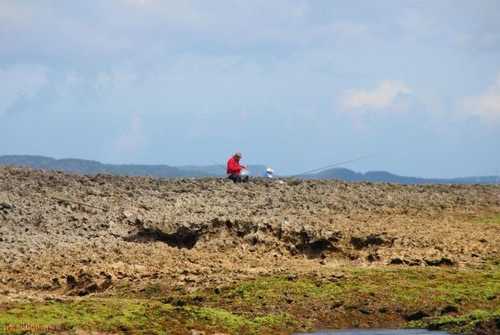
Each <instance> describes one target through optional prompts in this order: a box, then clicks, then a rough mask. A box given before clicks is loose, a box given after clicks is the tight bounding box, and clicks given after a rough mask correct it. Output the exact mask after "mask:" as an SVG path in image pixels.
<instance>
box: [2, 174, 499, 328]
mask: <svg viewBox="0 0 500 335" xmlns="http://www.w3.org/2000/svg"><path fill="white" fill-rule="evenodd" d="M0 255H1V257H0V292H2V295H0V304H1V305H0V306H3V307H0V328H1V325H2V324H3V325H4V326H5V325H12V324H16V322H18V321H19V320H21V321H22V320H24V321H23V322H27V321H26V320H31V321H33V322H35V323H36V320H37V319H38V318H36V317H33V316H32V315H31V316H29V317H28V316H26V315H28V314H29V313H27V312H26V313H24V312H19V311H18V312H13V311H14V310H15V309H16V308H19V306H21V305H22V306H26V304H30V305H29V306H30V308H32V309H36V308H46V305H45V304H46V302H47V301H56V302H60V303H61V304H63V305H64V304H66V303H73V302H74V301H79V302H80V303H89V301H94V300H92V299H97V298H99V299H113V300H106V301H113V302H115V301H116V299H118V298H120V299H147V300H146V301H148V304H149V303H151V304H153V302H154V303H159V302H158V301H160V302H161V303H164V304H165V306H169V308H170V306H174V307H175V308H181V309H182V310H173V311H172V312H169V313H171V314H169V315H170V316H169V318H170V319H168V322H171V323H172V324H175V325H176V326H175V327H174V326H171V330H170V332H169V331H167V330H166V333H176V334H177V333H179V334H182V333H190V332H191V333H193V332H200V334H201V333H206V334H210V333H215V332H227V333H252V332H254V333H265V332H266V330H265V329H273V332H269V333H279V332H283V333H288V332H290V331H292V330H300V329H311V328H315V327H320V326H328V327H348V326H404V325H406V324H407V322H425V321H426V320H427V318H429V323H428V324H430V322H434V324H437V323H436V319H435V317H437V316H442V315H444V314H446V315H448V314H450V315H452V316H457V317H463V318H466V317H468V316H467V315H469V314H468V313H472V312H473V311H474V310H477V309H481V310H485V311H487V312H488V313H489V312H491V311H493V312H492V313H496V312H495V306H498V305H500V292H499V290H500V284H499V282H500V276H499V269H498V264H499V260H500V187H499V186H493V185H492V186H486V185H481V186H480V185H426V186H421V185H406V186H405V185H393V184H373V183H346V182H339V181H312V180H306V181H303V180H293V179H286V180H283V181H281V182H280V181H276V180H274V181H269V180H263V179H255V180H254V181H252V182H251V183H248V184H233V183H232V182H230V181H227V180H224V179H217V178H206V179H178V180H162V179H153V178H149V177H118V176H110V175H95V176H80V175H68V174H64V173H61V172H47V171H41V170H31V169H26V168H7V167H3V168H0ZM360 271H362V273H361V272H360ZM363 271H364V272H363ZM366 271H368V272H366ZM370 271H372V272H370ZM367 273H368V275H367ZM398 273H401V278H406V279H405V280H408V282H405V283H404V285H409V284H408V283H409V282H410V281H411V283H413V281H412V280H416V279H415V278H422V280H423V282H422V283H420V282H418V283H416V282H415V285H417V287H419V286H418V285H421V292H427V293H429V294H430V295H433V294H434V293H435V291H433V290H432V287H429V286H426V284H425V282H432V281H433V280H435V281H436V283H435V285H436V286H435V287H434V288H436V287H438V286H439V285H444V286H443V287H448V286H449V285H448V286H446V285H447V284H446V283H448V281H449V280H453V281H456V282H458V283H461V284H460V285H462V286H460V287H461V289H462V291H460V294H461V296H460V299H461V300H459V301H452V303H451V304H450V301H439V303H437V302H436V303H434V302H427V303H428V306H427V307H428V309H427V310H415V308H417V307H418V303H415V302H414V303H413V304H412V303H410V302H405V301H406V300H405V297H403V298H402V300H401V301H399V300H397V299H396V300H394V301H393V302H392V303H390V304H387V306H386V307H384V308H385V309H386V311H384V312H380V313H374V312H373V310H374V308H375V307H376V308H377V309H380V308H382V307H383V306H382V307H380V306H379V305H378V304H380V303H382V301H383V299H388V297H389V296H388V295H389V294H393V293H391V292H396V291H397V289H395V290H396V291H395V290H391V292H387V295H385V296H380V297H378V296H377V293H374V294H373V295H369V296H370V299H372V300H373V306H372V307H371V308H368V307H366V306H365V307H363V306H361V305H359V304H357V303H354V302H353V301H351V300H352V299H356V297H364V298H366V294H367V293H366V292H365V291H363V288H361V289H360V291H357V289H356V290H353V291H352V292H351V291H349V292H351V293H352V294H351V293H349V294H350V295H346V296H345V297H344V298H343V299H344V300H343V301H342V302H341V303H340V305H338V306H337V307H336V308H341V309H342V311H341V312H339V311H331V310H330V312H329V313H326V312H319V311H318V312H317V315H316V316H314V317H312V316H310V315H309V316H307V315H306V314H310V311H308V310H302V309H301V307H300V306H301V305H300V304H303V305H304V304H310V306H314V304H315V303H318V306H320V305H321V304H324V303H328V304H335V302H332V301H333V300H328V301H326V300H322V299H324V297H326V296H328V297H329V298H332V299H333V298H335V297H338V296H340V295H341V294H347V293H345V292H347V291H348V286H346V285H347V284H349V283H355V282H358V281H359V280H360V278H364V277H363V276H364V275H366V276H367V277H366V278H372V279H373V278H375V277H374V276H375V275H376V276H378V277H376V278H380V282H377V281H375V279H373V280H374V282H373V283H372V284H371V285H372V286H376V285H380V289H379V290H374V291H376V292H382V291H384V290H383V286H384V285H385V284H384V281H385V280H390V278H392V279H394V277H393V275H395V274H398ZM476 274H481V275H484V276H485V277H484V278H486V279H484V278H483V277H481V278H483V279H481V280H483V282H485V283H487V284H488V286H487V287H486V286H485V287H484V290H483V291H481V293H480V294H483V295H484V299H483V300H484V301H483V300H477V301H476V300H475V298H474V299H473V298H472V295H474V296H476V295H477V292H473V288H475V287H479V286H480V284H479V283H475V282H474V281H475V280H478V279H480V278H479V277H477V278H476V277H474V276H475V275H476ZM272 278H274V279H273V280H277V281H272V282H271V283H268V284H266V285H264V286H265V287H266V289H267V290H269V289H270V288H272V287H274V286H273V285H277V286H276V287H277V288H276V290H277V291H273V292H268V291H266V292H267V293H265V294H269V295H272V297H274V298H272V299H270V298H269V296H262V297H261V298H260V302H258V303H256V302H255V301H250V300H245V299H246V298H245V299H243V298H241V297H240V298H241V299H243V300H241V301H240V300H237V299H236V298H235V296H234V295H231V294H233V293H234V291H232V290H240V291H241V290H242V289H241V287H242V286H241V285H254V286H251V287H259V283H261V281H262V280H270V279H272ZM332 278H333V279H332ZM440 278H442V282H439V280H440ZM450 278H452V279H450ZM281 279H283V280H285V283H286V285H287V286H286V288H285V289H283V290H281V291H280V287H282V282H281V281H279V280H281ZM392 279H391V280H392ZM402 280H403V279H401V281H402ZM484 280H485V281H484ZM332 282H335V283H336V284H335V285H337V286H335V287H336V288H338V287H340V286H341V287H343V288H345V290H344V291H342V292H340V291H339V295H335V296H334V295H332V294H330V293H331V292H330V291H328V292H330V293H325V294H326V295H322V294H319V293H317V292H316V291H314V290H313V291H312V292H313V293H311V292H310V293H307V294H305V295H307V296H306V297H304V294H303V292H302V291H300V292H299V291H297V290H298V287H299V286H300V288H301V289H306V288H307V287H309V286H307V285H309V283H316V284H314V285H316V286H317V287H318V288H325V289H326V288H328V290H330V286H328V285H332V284H331V283H332ZM365 282H366V280H365V281H363V282H361V281H359V285H364V284H363V283H365ZM394 282H395V281H394ZM249 283H251V284H249ZM289 283H294V284H293V285H298V287H295V286H294V287H295V288H290V287H289V286H288V285H289ZM377 283H378V284H377ZM278 284H279V285H278ZM306 284H307V285H306ZM255 285H256V286H255ZM304 285H306V286H304ZM325 285H326V286H325ZM338 285H340V286H338ZM401 285H403V284H401ZM412 285H413V284H412ZM450 285H451V284H450ZM464 285H466V286H464ZM467 285H469V286H467ZM485 285H486V284H485ZM238 287H239V289H238ZM244 287H246V288H248V286H244ZM402 287H403V286H401V287H399V286H398V289H401V288H402ZM405 287H406V286H405ZM412 287H413V286H412ZM439 287H440V286H439ZM464 287H465V288H464ZM350 288H351V286H349V289H350ZM331 289H333V288H331ZM214 290H215V291H214ZM273 290H274V289H273ZM429 290H430V291H429ZM240 291H237V292H240ZM243 291H245V290H243ZM257 291H258V289H257V288H255V289H250V290H249V291H248V292H247V293H248V294H249V295H250V296H252V297H253V296H254V295H255V294H257V293H256V292H257ZM403 291H404V290H403ZM214 292H215V293H214ZM229 292H233V293H231V294H229ZM245 292H246V291H245ZM314 292H316V293H314ZM363 292H364V293H363ZM418 292H420V291H418ZM225 294H227V295H225ZM238 294H239V293H238ZM242 294H243V293H242ZM262 294H264V293H262ZM273 294H274V295H273ZM286 294H290V295H293V294H296V295H297V296H295V297H293V298H289V300H290V299H291V301H289V302H288V303H286V304H285V303H278V300H279V301H282V300H280V299H281V298H280V299H278V300H277V298H276V297H277V296H279V297H282V296H286ZM419 294H420V293H419ZM446 294H448V293H446ZM213 295H215V296H216V297H217V298H213ZM299 295H300V299H299V298H298V296H299ZM197 297H198V298H197ZM200 297H201V298H200ZM221 297H224V298H223V299H222V298H221ZM377 297H378V298H377ZM391 297H392V296H391ZM481 297H482V296H481ZM240 298H238V299H240ZM247 298H248V297H247ZM268 298H269V299H270V300H266V299H268ZM455 298H456V296H454V299H455ZM82 299H83V300H82ZM221 299H222V300H223V301H221ZM248 299H250V298H248ZM315 299H316V300H315ZM318 299H319V300H318ZM377 299H378V300H377ZM334 300H335V299H334ZM347 300H349V301H350V302H349V303H347V302H346V301H347ZM99 301H100V300H99ZM121 301H125V300H121ZM134 301H135V302H131V303H130V304H132V305H134V304H135V305H134V306H139V305H141V304H142V302H141V303H138V302H137V301H144V300H134ZM179 301H180V302H179ZM262 301H265V304H264V303H262ZM284 301H287V300H286V299H285V300H284ZM176 302H177V303H176ZM237 302H238V303H237ZM20 304H21V305H20ZM23 304H24V305H23ZM349 304H350V305H353V306H355V308H352V310H353V311H351V310H349V308H348V306H347V305H349ZM303 305H302V307H304V306H303ZM44 306H45V307H44ZM64 306H66V305H64ZM120 306H121V305H120ZM141 306H142V305H141ZM148 306H149V305H148ZM155 306H156V305H155ZM158 306H160V305H158ZM190 306H193V307H190ZM329 306H330V305H329ZM346 306H347V307H346ZM446 306H451V307H449V308H450V310H449V311H448V312H447V313H444V314H443V313H441V312H442V308H446ZM151 308H152V307H151ZM155 308H156V307H155ZM158 308H160V307H158ZM161 308H163V307H161ZM193 308H194V309H193ZM196 308H198V309H196ZM203 308H211V309H210V311H212V312H213V310H217V311H218V312H216V313H215V315H216V317H213V315H212V314H210V315H209V316H207V315H204V316H203V317H200V313H202V312H200V311H205V310H204V309H203ZM318 308H320V307H318ZM328 308H329V309H330V307H328ZM363 308H365V311H363ZM367 308H368V309H367ZM440 308H441V309H440ZM30 310H31V309H30ZM74 310H76V307H75V308H74V309H73V310H72V311H74ZM367 310H368V312H367ZM2 311H3V313H4V314H3V315H2V314H1V313H2ZM193 311H196V312H193ZM66 312H68V311H66ZM219 312H220V313H222V312H224V313H230V316H231V319H230V320H233V319H232V318H236V319H235V320H237V321H238V322H240V321H241V320H240V319H239V318H241V317H243V316H245V317H255V316H260V317H266V315H271V314H272V315H273V316H276V315H281V316H283V315H285V314H286V315H287V317H286V318H285V319H286V320H285V321H284V319H279V320H278V321H276V320H275V319H273V320H274V321H273V322H267V321H266V322H267V323H266V322H264V323H263V324H264V326H262V325H261V324H260V323H258V322H257V321H255V319H252V320H253V321H251V322H253V323H248V324H245V326H244V327H243V326H241V327H243V328H241V327H240V325H239V324H237V325H236V326H235V325H234V324H233V323H231V325H228V324H227V322H228V321H227V320H229V319H228V318H227V317H225V316H224V317H222V316H221V315H219V314H217V313H219ZM365 312H366V313H365ZM419 312H420V313H421V314H419V315H413V314H412V313H419ZM16 313H17V314H16ZM47 313H48V312H47ZM58 313H59V312H58ZM61 313H62V312H61ZM68 313H69V312H68ZM144 313H146V312H144ZM172 313H173V314H172ZM193 313H194V314H193ZM270 313H271V314H270ZM346 313H347V314H346ZM352 313H354V314H352ZM436 313H437V314H436ZM188 314H189V317H187V316H186V315H188ZM202 314H203V313H202ZM313 314H314V313H313ZM57 315H59V316H58V317H57V318H55V319H50V320H49V321H50V322H49V321H47V320H46V322H45V323H43V324H44V325H47V324H48V325H53V324H54V322H55V321H57V320H58V318H66V317H63V316H60V314H57ZM61 315H62V314H61ZM155 315H156V314H155ZM193 315H196V318H195V319H194V320H192V319H193ZM224 315H225V314H224ZM412 315H413V317H412ZM228 317H229V316H228ZM23 318H24V319H23ZM26 318H28V319H26ZM69 319H70V318H69V317H68V318H67V320H69ZM185 319H189V320H190V321H189V322H187V321H185ZM473 319H474V318H473ZM480 319H481V318H480V317H477V318H476V319H474V320H480ZM65 320H66V319H65ZM67 320H66V321H65V322H66V323H64V322H63V323H62V324H63V326H64V325H65V326H64V327H62V328H61V329H59V330H58V328H57V327H55V326H60V325H61V323H60V322H59V323H58V322H56V323H55V326H54V327H55V328H53V329H52V328H51V329H52V330H51V331H52V332H68V331H73V332H74V331H83V330H82V329H87V330H86V331H92V329H97V330H101V331H104V330H107V331H108V332H109V333H121V332H122V331H123V332H130V331H131V330H130V329H129V330H127V331H124V330H123V329H121V328H120V327H119V326H117V325H116V324H114V325H115V326H113V327H104V328H106V329H104V330H103V327H101V326H100V325H99V322H97V321H96V322H95V324H94V325H93V326H92V327H90V328H89V327H85V326H82V327H80V326H79V325H77V326H74V325H71V324H69V323H68V322H69V321H67ZM200 320H201V321H200ZM207 320H208V321H207ZM245 320H246V319H245ZM266 320H267V319H266ZM287 320H288V321H287ZM355 320H357V321H355ZM488 320H489V321H486V323H485V324H486V326H485V324H483V323H481V327H483V328H484V329H492V330H491V331H489V333H491V332H495V331H496V330H498V329H499V328H500V327H498V328H495V327H496V326H495V324H494V322H495V321H494V320H493V321H491V318H488ZM21 321H19V322H21ZM209 321H210V322H209ZM233 321H234V320H233ZM259 321H262V320H261V319H259ZM306 321H307V322H306ZM445 321H446V320H445ZM445 321H442V320H441V321H439V322H441V323H440V324H441V325H446V322H445ZM2 322H3V323H2ZM75 322H76V321H75ZM165 322H166V321H165ZM231 322H232V321H231ZM234 322H236V321H234ZM241 322H243V321H241ZM241 322H240V323H241ZM245 322H246V321H245ZM249 322H250V321H249ZM450 322H451V321H450ZM464 322H465V321H464ZM488 322H489V323H488ZM492 322H493V323H492ZM497 322H500V321H497ZM243 323H244V322H243ZM465 323H466V322H465ZM428 324H424V323H422V325H423V326H427V325H428ZM497 326H498V324H497ZM155 327H156V326H155ZM155 327H153V326H151V327H150V328H148V329H150V330H149V331H150V333H161V332H160V331H159V330H155V329H156V328H155ZM162 327H163V326H162ZM252 327H253V328H252ZM477 327H479V326H477ZM488 327H489V328H488ZM120 329H121V330H122V331H120ZM162 329H163V328H162ZM200 329H201V330H200ZM477 329H479V328H477ZM481 329H482V328H481ZM268 331H269V330H268ZM478 331H479V330H478ZM132 333H133V332H132Z"/></svg>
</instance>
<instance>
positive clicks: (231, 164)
mask: <svg viewBox="0 0 500 335" xmlns="http://www.w3.org/2000/svg"><path fill="white" fill-rule="evenodd" d="M241 169H242V166H241V165H240V162H238V161H237V160H236V158H234V156H232V157H231V158H229V160H228V161H227V173H228V174H238V175H239V174H240V173H241Z"/></svg>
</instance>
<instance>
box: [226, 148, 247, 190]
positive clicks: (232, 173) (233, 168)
mask: <svg viewBox="0 0 500 335" xmlns="http://www.w3.org/2000/svg"><path fill="white" fill-rule="evenodd" d="M240 160H241V153H239V152H237V153H235V154H234V155H233V156H231V158H229V160H228V161H227V171H226V172H227V174H228V178H229V179H231V180H232V181H234V182H235V183H241V182H247V181H248V176H241V170H243V169H245V170H246V168H247V167H246V166H245V165H241V164H240Z"/></svg>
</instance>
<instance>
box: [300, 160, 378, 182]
mask: <svg viewBox="0 0 500 335" xmlns="http://www.w3.org/2000/svg"><path fill="white" fill-rule="evenodd" d="M372 156H374V155H363V156H359V157H356V158H354V159H349V160H347V161H342V162H337V163H334V164H331V165H328V166H324V167H321V168H318V169H314V170H309V171H305V172H302V173H299V174H295V175H293V176H291V177H299V176H303V175H306V174H312V173H317V172H321V171H323V170H326V169H331V168H333V167H336V166H339V165H343V164H347V163H352V162H356V161H359V160H361V159H364V158H367V157H372Z"/></svg>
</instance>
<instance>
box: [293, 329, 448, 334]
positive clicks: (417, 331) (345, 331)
mask: <svg viewBox="0 0 500 335" xmlns="http://www.w3.org/2000/svg"><path fill="white" fill-rule="evenodd" d="M307 334H309V335H448V333H447V332H442V331H430V330H425V329H343V330H320V331H317V332H314V333H297V335H307Z"/></svg>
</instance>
